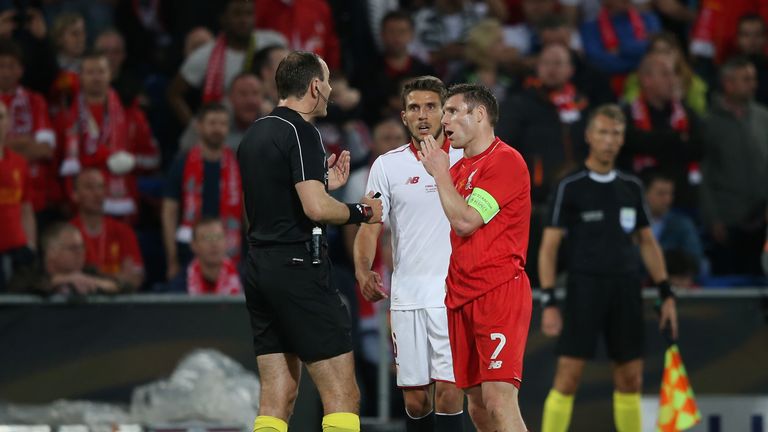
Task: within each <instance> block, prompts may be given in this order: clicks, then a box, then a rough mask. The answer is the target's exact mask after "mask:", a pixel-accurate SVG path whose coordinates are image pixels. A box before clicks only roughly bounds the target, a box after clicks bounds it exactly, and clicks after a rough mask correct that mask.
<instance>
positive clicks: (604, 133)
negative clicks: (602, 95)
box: [587, 115, 624, 164]
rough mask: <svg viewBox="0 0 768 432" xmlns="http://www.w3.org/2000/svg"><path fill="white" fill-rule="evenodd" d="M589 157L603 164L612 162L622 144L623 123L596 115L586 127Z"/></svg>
mask: <svg viewBox="0 0 768 432" xmlns="http://www.w3.org/2000/svg"><path fill="white" fill-rule="evenodd" d="M587 143H589V157H590V158H594V159H595V160H597V161H598V162H600V163H603V164H613V161H615V160H616V156H618V154H619V150H621V146H622V145H623V144H624V124H622V123H621V122H618V121H616V120H614V119H612V118H609V117H606V116H603V115H598V116H597V117H595V118H594V120H592V125H591V126H590V127H589V128H588V129H587Z"/></svg>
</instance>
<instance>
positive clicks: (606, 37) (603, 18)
mask: <svg viewBox="0 0 768 432" xmlns="http://www.w3.org/2000/svg"><path fill="white" fill-rule="evenodd" d="M627 14H629V22H630V23H631V24H632V33H633V34H634V35H635V39H637V40H645V39H646V38H647V37H648V34H647V33H646V31H645V24H644V23H643V17H642V16H640V13H639V12H638V11H637V9H635V8H634V7H630V8H629V9H627ZM597 25H598V26H599V27H600V38H601V39H602V40H603V45H604V46H605V49H606V50H607V51H608V52H611V53H617V52H619V38H618V36H616V29H615V28H613V22H611V15H610V14H609V13H608V10H607V9H606V8H601V9H600V14H599V15H598V16H597Z"/></svg>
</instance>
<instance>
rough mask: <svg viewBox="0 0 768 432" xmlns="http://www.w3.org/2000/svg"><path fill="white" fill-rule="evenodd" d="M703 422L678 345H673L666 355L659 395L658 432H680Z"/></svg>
mask: <svg viewBox="0 0 768 432" xmlns="http://www.w3.org/2000/svg"><path fill="white" fill-rule="evenodd" d="M700 421H701V412H700V411H699V408H698V407H697V406H696V400H695V399H694V397H693V389H692V388H691V383H690V382H689V381H688V374H686V373H685V366H683V359H682V357H681V356H680V351H679V350H678V349H677V345H675V344H672V345H670V346H669V348H667V353H666V354H665V355H664V376H663V377H662V379H661V394H660V395H659V419H658V422H657V423H656V426H657V429H656V430H657V431H658V432H678V431H684V430H686V429H689V428H691V427H693V426H694V425H695V424H697V423H698V422H700Z"/></svg>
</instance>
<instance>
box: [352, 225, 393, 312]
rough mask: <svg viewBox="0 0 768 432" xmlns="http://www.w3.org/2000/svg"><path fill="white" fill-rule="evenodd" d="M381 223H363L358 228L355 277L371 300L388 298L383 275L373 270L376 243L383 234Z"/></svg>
mask: <svg viewBox="0 0 768 432" xmlns="http://www.w3.org/2000/svg"><path fill="white" fill-rule="evenodd" d="M381 227H382V225H381V224H367V225H362V226H361V227H360V229H359V230H357V235H356V236H355V245H354V248H353V255H354V261H355V279H357V283H358V285H360V293H361V294H362V295H363V297H364V298H365V299H366V300H368V301H371V302H376V301H379V300H381V299H385V298H388V297H387V294H386V293H385V292H384V291H383V290H382V287H383V286H384V283H383V282H382V280H381V275H380V274H378V273H376V272H375V271H373V270H371V267H372V266H373V259H374V258H375V256H376V244H377V242H378V239H379V235H380V234H381Z"/></svg>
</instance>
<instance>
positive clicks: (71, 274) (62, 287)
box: [8, 222, 121, 294]
mask: <svg viewBox="0 0 768 432" xmlns="http://www.w3.org/2000/svg"><path fill="white" fill-rule="evenodd" d="M41 243H42V245H41V246H42V248H43V261H42V266H39V265H29V266H26V267H24V268H22V269H20V270H19V271H17V272H16V273H14V275H13V279H11V281H10V283H9V284H8V285H9V289H10V291H17V292H22V291H25V292H35V293H62V294H97V293H108V294H114V293H118V292H120V291H121V286H120V284H119V283H118V282H117V281H116V280H114V279H111V278H108V277H105V276H102V275H100V274H99V273H98V272H96V271H94V270H93V269H92V268H89V267H88V266H86V264H85V243H84V242H83V236H82V235H81V234H80V230H78V229H77V227H75V226H73V225H70V224H68V223H61V222H57V223H55V224H53V225H52V226H50V227H48V228H47V229H46V230H45V231H44V232H43V236H42V242H41Z"/></svg>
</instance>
